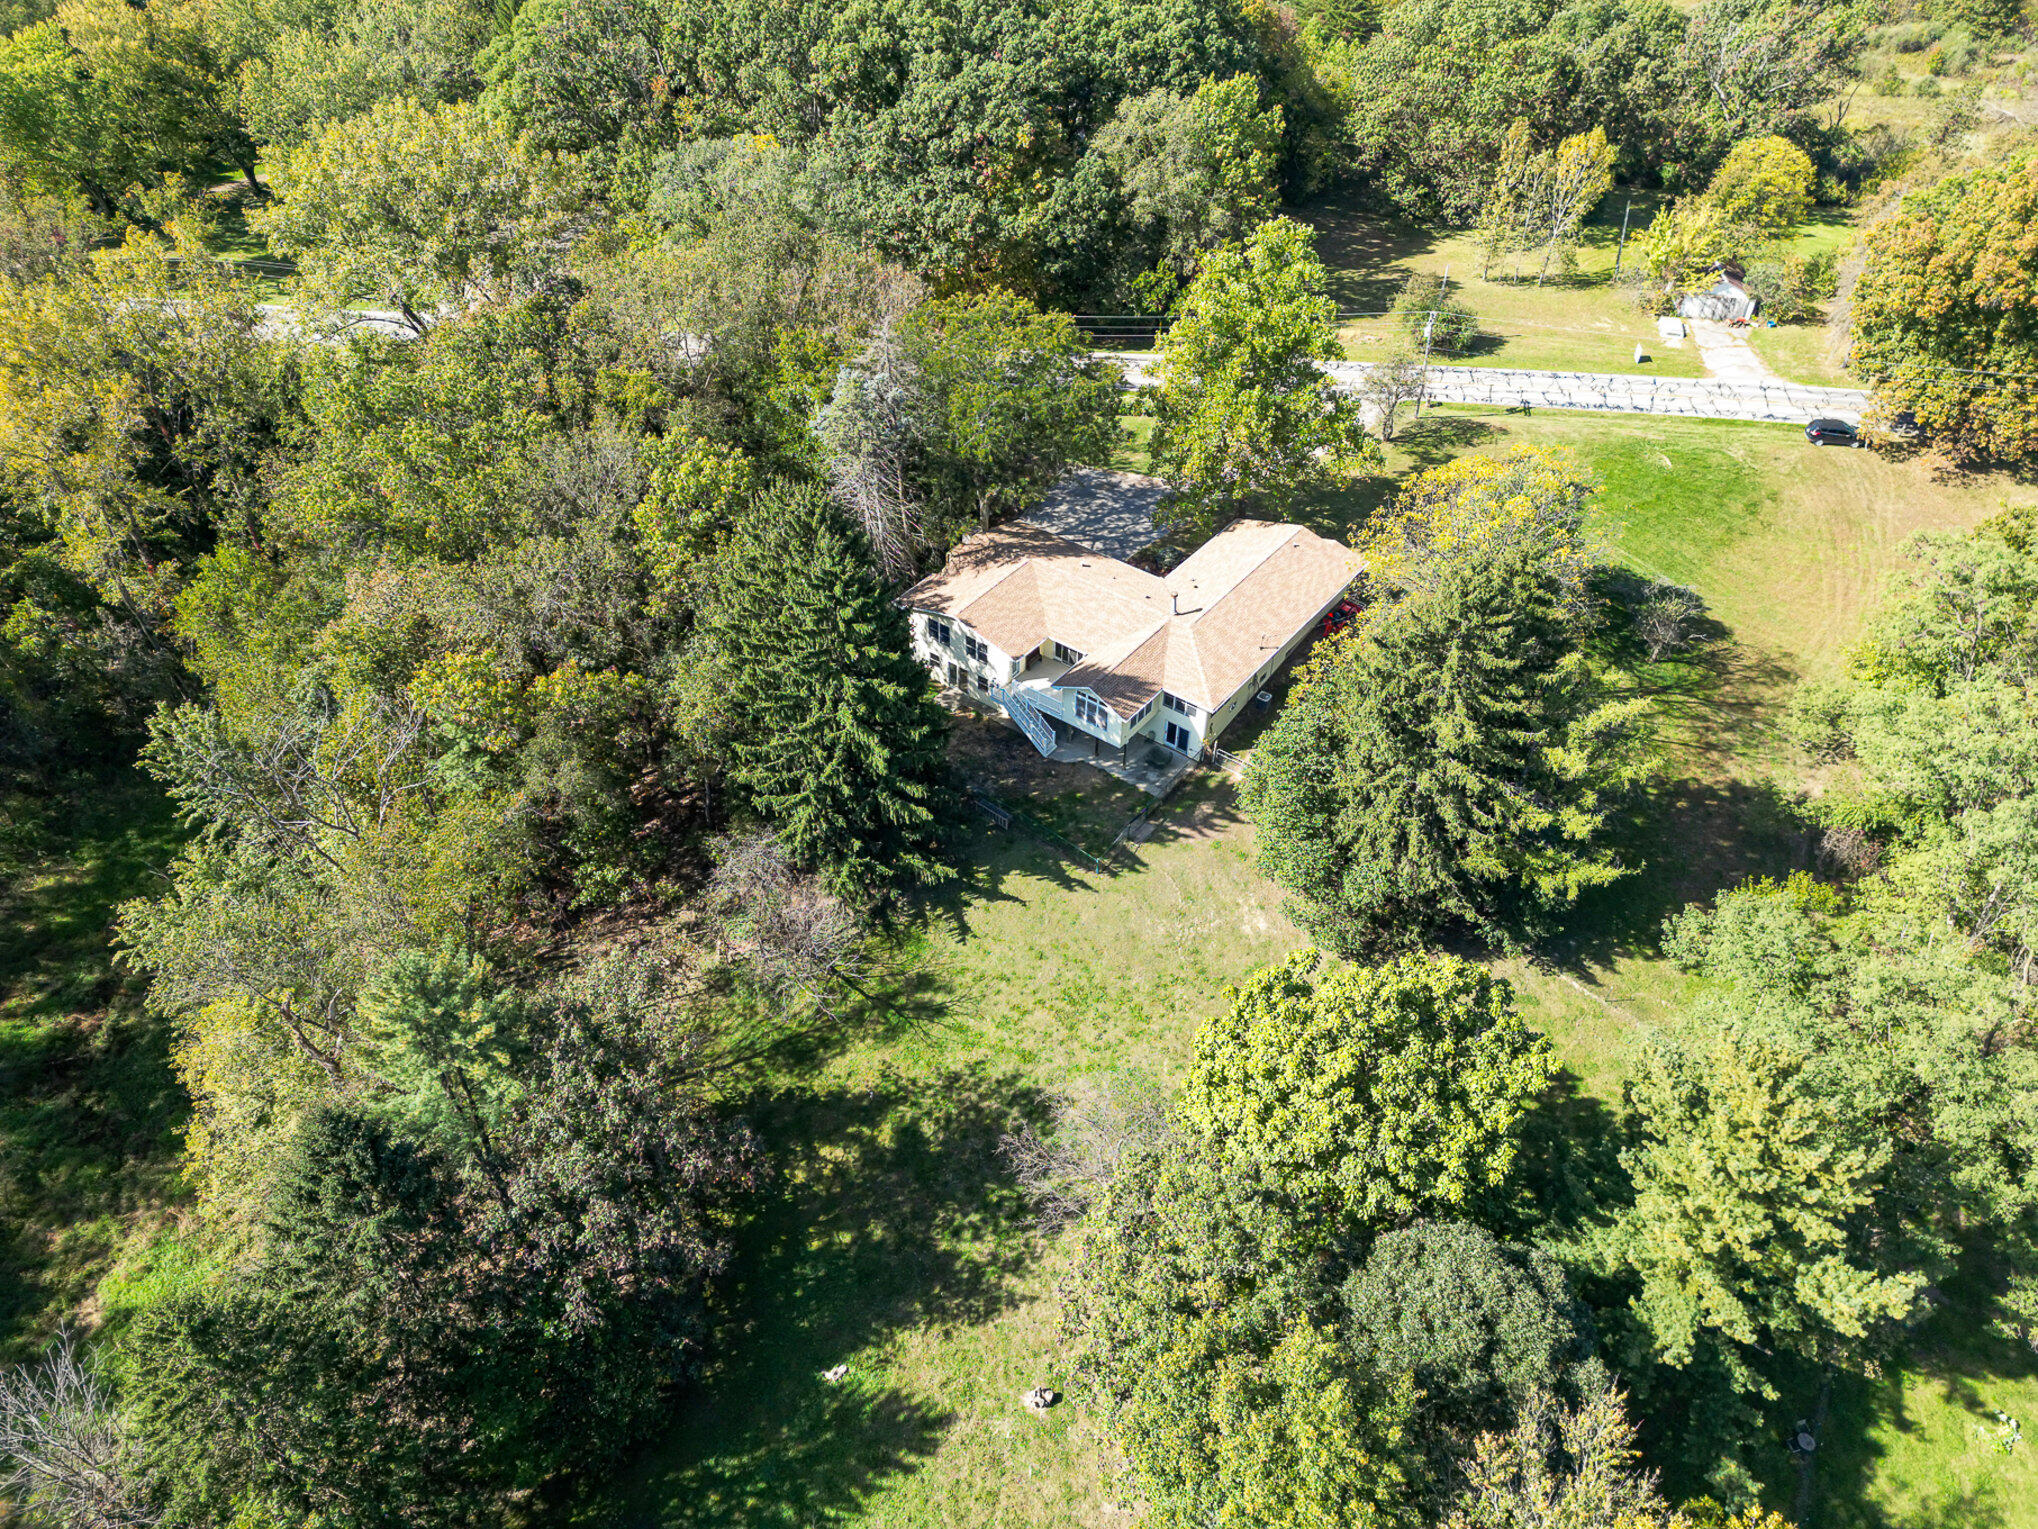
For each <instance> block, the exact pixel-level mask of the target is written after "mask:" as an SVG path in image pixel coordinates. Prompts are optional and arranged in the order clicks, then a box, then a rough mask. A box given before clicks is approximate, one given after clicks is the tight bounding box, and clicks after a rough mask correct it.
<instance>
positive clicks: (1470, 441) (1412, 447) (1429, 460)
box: [1394, 413, 1507, 472]
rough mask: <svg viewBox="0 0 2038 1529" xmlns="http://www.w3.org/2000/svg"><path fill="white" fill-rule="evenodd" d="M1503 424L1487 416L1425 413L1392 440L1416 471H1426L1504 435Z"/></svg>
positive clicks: (1396, 433)
mask: <svg viewBox="0 0 2038 1529" xmlns="http://www.w3.org/2000/svg"><path fill="white" fill-rule="evenodd" d="M1506 433H1507V431H1506V428H1505V427H1504V426H1501V425H1496V424H1494V423H1492V422H1491V421H1490V420H1483V419H1474V418H1471V417H1470V416H1468V415H1463V414H1433V413H1432V414H1425V415H1423V417H1422V418H1421V419H1419V420H1411V421H1410V422H1409V423H1408V424H1405V425H1403V426H1402V427H1401V428H1400V429H1399V430H1397V431H1395V432H1394V444H1395V446H1397V447H1398V448H1399V449H1400V450H1401V452H1402V453H1403V454H1404V455H1405V456H1407V457H1408V459H1409V465H1410V466H1411V467H1412V468H1413V469H1415V470H1416V471H1417V472H1427V471H1428V470H1429V469H1430V468H1432V467H1441V466H1443V465H1444V463H1446V462H1450V461H1455V460H1456V459H1457V458H1459V457H1461V456H1463V455H1464V454H1465V453H1466V452H1468V451H1471V450H1473V449H1474V448H1476V447H1479V446H1483V445H1485V444H1486V443H1487V442H1488V441H1491V440H1494V439H1495V438H1497V437H1499V436H1502V435H1505V434H1506Z"/></svg>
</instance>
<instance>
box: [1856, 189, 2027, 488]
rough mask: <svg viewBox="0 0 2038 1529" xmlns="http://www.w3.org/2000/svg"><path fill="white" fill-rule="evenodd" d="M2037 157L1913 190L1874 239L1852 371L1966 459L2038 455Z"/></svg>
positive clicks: (1880, 399)
mask: <svg viewBox="0 0 2038 1529" xmlns="http://www.w3.org/2000/svg"><path fill="white" fill-rule="evenodd" d="M2034 220H2038V156H2018V157H2016V158H2014V159H2012V160H2010V161H2009V162H2007V163H2003V164H1994V165H1983V166H1979V167H1977V168H1974V169H1970V170H1961V171H1957V172H1955V173H1954V174H1952V175H1949V176H1947V177H1945V178H1944V179H1943V180H1940V181H1938V182H1937V183H1935V184H1934V185H1931V186H1927V187H1925V188H1924V189H1922V190H1919V191H1913V192H1911V193H1910V194H1909V195H1908V196H1906V197H1905V198H1904V199H1903V203H1902V205H1901V206H1900V207H1898V209H1897V210H1896V212H1895V213H1894V214H1893V215H1892V216H1890V217H1889V218H1886V219H1884V220H1883V221H1882V222H1880V223H1878V224H1877V225H1876V226H1875V227H1874V228H1873V229H1871V230H1870V231H1869V234H1868V240H1867V244H1868V263H1867V266H1866V267H1865V268H1864V269H1863V271H1862V273H1861V277H1860V280H1859V281H1858V282H1856V284H1855V288H1854V302H1853V309H1852V316H1851V322H1852V326H1853V345H1852V349H1851V350H1850V352H1849V356H1850V362H1849V364H1850V365H1851V366H1853V368H1854V369H1855V370H1856V371H1857V372H1858V373H1859V374H1860V375H1861V376H1862V377H1863V378H1864V379H1866V380H1867V382H1868V384H1869V386H1870V388H1871V390H1872V391H1873V393H1874V396H1875V412H1876V414H1877V416H1878V417H1880V418H1883V419H1895V418H1897V417H1898V416H1900V415H1909V416H1911V417H1912V418H1914V419H1915V420H1916V422H1917V425H1918V428H1919V429H1921V430H1922V431H1923V432H1924V433H1925V435H1926V436H1927V437H1928V438H1930V439H1932V440H1934V441H1936V442H1938V443H1940V444H1942V445H1943V446H1944V447H1945V448H1946V449H1947V450H1948V451H1950V452H1952V453H1954V454H1955V455H1956V456H1961V457H1967V458H1998V459H2019V458H2025V457H2029V456H2031V455H2033V454H2034V453H2038V389H2034V388H2033V387H2032V386H2031V382H2032V378H2031V375H2030V374H2031V373H2033V372H2038V252H2034V251H2033V250H2032V249H2031V248H2030V247H2029V244H2028V242H2027V241H2025V240H2024V239H2023V238H2022V232H2023V230H2025V229H2027V228H2029V227H2030V226H2031V225H2032V223H2033V222H2034Z"/></svg>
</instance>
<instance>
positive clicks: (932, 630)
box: [927, 616, 951, 648]
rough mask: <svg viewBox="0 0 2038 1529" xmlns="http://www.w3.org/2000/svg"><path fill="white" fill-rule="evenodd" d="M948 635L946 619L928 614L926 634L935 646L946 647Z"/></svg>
mask: <svg viewBox="0 0 2038 1529" xmlns="http://www.w3.org/2000/svg"><path fill="white" fill-rule="evenodd" d="M950 635H951V634H950V632H949V630H948V623H947V622H946V621H943V620H942V619H941V618H940V617H939V616H929V617H928V618H927V636H928V637H929V638H930V639H931V640H932V641H933V642H934V643H935V645H936V646H938V647H943V648H945V647H947V646H948V639H949V637H950Z"/></svg>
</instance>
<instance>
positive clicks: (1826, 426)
mask: <svg viewBox="0 0 2038 1529" xmlns="http://www.w3.org/2000/svg"><path fill="white" fill-rule="evenodd" d="M1804 438H1805V439H1806V440H1808V441H1810V442H1811V443H1812V444H1813V445H1814V446H1859V445H1860V444H1861V432H1860V431H1859V430H1856V429H1855V428H1854V427H1853V426H1852V425H1850V424H1848V423H1847V421H1845V420H1844V419H1815V420H1813V421H1812V422H1811V423H1810V424H1809V425H1806V426H1805V427H1804Z"/></svg>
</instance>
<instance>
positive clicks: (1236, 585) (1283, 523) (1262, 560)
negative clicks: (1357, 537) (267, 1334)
mask: <svg viewBox="0 0 2038 1529" xmlns="http://www.w3.org/2000/svg"><path fill="white" fill-rule="evenodd" d="M1256 524H1259V525H1269V526H1274V527H1276V528H1277V529H1281V530H1285V531H1286V532H1287V533H1288V534H1287V535H1286V536H1284V537H1282V538H1281V539H1280V540H1279V541H1277V542H1275V543H1273V544H1272V545H1271V546H1269V547H1268V548H1267V550H1266V551H1265V552H1263V553H1261V554H1260V555H1259V556H1258V557H1257V558H1255V559H1254V560H1253V561H1252V562H1251V563H1250V564H1249V565H1247V566H1246V568H1245V569H1243V570H1242V571H1241V572H1240V573H1239V576H1238V577H1237V578H1235V579H1233V580H1232V581H1231V587H1230V588H1228V589H1226V590H1225V591H1224V593H1223V594H1221V595H1219V596H1218V597H1217V598H1216V599H1215V600H1212V601H1210V602H1209V603H1208V604H1205V605H1201V606H1198V607H1197V608H1196V609H1195V610H1193V611H1184V612H1183V613H1182V614H1183V616H1184V617H1186V618H1187V619H1188V622H1189V625H1190V626H1192V627H1193V626H1194V625H1195V624H1196V623H1197V622H1199V621H1201V620H1202V619H1203V618H1204V617H1205V616H1208V615H1210V614H1211V613H1212V612H1213V611H1215V610H1216V609H1217V608H1218V607H1219V606H1220V605H1222V604H1224V602H1225V601H1227V600H1229V599H1230V598H1231V597H1232V596H1233V595H1235V594H1237V593H1238V592H1239V591H1240V590H1241V589H1243V588H1245V585H1246V581H1247V580H1249V579H1250V578H1251V577H1252V576H1253V575H1254V574H1256V573H1258V572H1259V571H1260V570H1261V569H1262V568H1264V567H1266V566H1267V564H1268V563H1269V562H1271V561H1272V560H1273V557H1274V554H1275V553H1277V552H1279V551H1281V550H1282V549H1284V548H1286V547H1291V546H1293V545H1294V544H1295V538H1296V536H1297V535H1298V534H1299V533H1301V532H1304V531H1308V530H1309V527H1307V526H1303V525H1297V524H1296V523H1295V522H1294V521H1292V520H1269V521H1259V522H1256ZM1219 534H1220V535H1221V534H1222V533H1219ZM1208 545H1209V543H1208V542H1206V543H1204V546H1208ZM1196 550H1197V551H1199V552H1200V551H1202V550H1203V549H1202V548H1201V547H1199V548H1197V549H1196Z"/></svg>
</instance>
